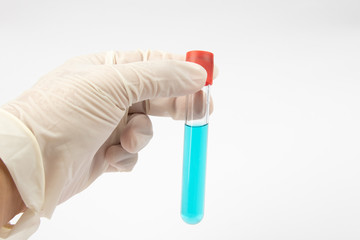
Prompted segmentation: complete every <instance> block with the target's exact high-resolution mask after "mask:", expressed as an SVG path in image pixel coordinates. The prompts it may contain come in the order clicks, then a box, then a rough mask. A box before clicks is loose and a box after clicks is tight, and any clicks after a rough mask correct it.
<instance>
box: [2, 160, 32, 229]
mask: <svg viewBox="0 0 360 240" xmlns="http://www.w3.org/2000/svg"><path fill="white" fill-rule="evenodd" d="M25 208H26V207H25V204H24V202H23V200H22V198H21V196H20V194H19V191H18V189H17V187H16V185H15V183H14V180H13V179H12V177H11V175H10V173H9V171H8V169H7V167H6V166H5V164H4V163H3V161H2V160H1V159H0V227H1V226H4V225H5V224H7V223H8V222H9V221H10V220H11V219H12V218H13V217H14V216H15V215H17V214H18V213H20V212H22V211H24V210H25Z"/></svg>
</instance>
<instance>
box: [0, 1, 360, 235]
mask: <svg viewBox="0 0 360 240" xmlns="http://www.w3.org/2000/svg"><path fill="white" fill-rule="evenodd" d="M133 49H159V50H164V51H169V52H175V53H185V52H186V51H188V50H192V49H203V50H209V51H212V52H214V54H215V57H216V64H217V66H218V67H219V70H220V74H219V77H218V78H217V79H216V81H215V83H214V85H213V89H212V93H213V98H214V100H215V111H214V114H213V115H212V116H211V120H210V130H209V131H210V132H209V150H208V168H207V170H208V171H207V189H206V190H207V192H206V210H205V218H204V220H203V221H202V222H201V223H200V224H199V225H196V226H189V225H186V224H185V223H183V222H182V221H181V218H180V214H179V211H180V193H181V170H182V141H183V122H176V121H173V120H170V119H162V118H152V119H153V124H154V133H155V136H154V138H153V140H152V142H151V143H150V144H149V146H148V147H147V148H146V149H144V150H142V151H141V152H140V159H139V162H138V164H137V166H136V167H135V169H134V170H133V172H132V173H120V174H107V175H104V176H102V177H101V178H99V179H98V180H97V181H96V182H95V183H94V184H93V185H92V186H91V187H90V188H89V189H87V190H86V191H84V192H82V193H81V194H79V195H77V196H75V197H74V198H73V199H71V200H70V201H68V202H66V203H64V204H63V205H61V206H59V207H58V208H57V210H56V212H55V213H54V215H53V218H52V220H51V221H48V220H44V221H43V222H42V225H41V227H40V229H39V230H38V232H37V233H36V234H35V235H34V236H33V237H32V238H31V239H32V240H35V239H36V240H45V239H46V240H48V239H52V240H58V239H59V240H60V239H61V240H63V239H157V240H159V239H187V240H190V239H197V240H198V239H207V240H208V239H266V240H268V239H277V240H279V239H284V240H285V239H286V240H288V239H317V240H318V239H342V240H343V239H359V238H360V106H359V103H360V3H359V1H356V0H354V1H346V0H341V1H340V0H339V1H315V0H311V1H308V0H306V1H266V0H263V1H235V0H233V1H229V0H222V1H216V0H214V1H213V0H211V1H209V0H207V1H195V0H188V1H187V0H186V1H185V0H183V1H165V0H164V1H159V0H152V1H145V0H142V1H134V0H131V1H130V0H128V1H120V0H117V1H109V0H103V1H71V0H67V1H58V2H57V3H56V2H55V1H25V0H24V1H2V2H1V6H0V81H1V84H0V86H1V87H0V104H2V103H5V102H6V101H9V100H11V99H12V98H14V97H16V96H17V95H19V94H20V93H21V92H22V91H23V90H25V89H27V88H29V87H30V86H31V85H32V84H34V83H35V82H36V80H37V79H38V78H39V77H40V76H41V75H43V74H45V73H47V72H48V71H50V70H51V69H53V68H55V67H56V66H58V65H59V64H61V63H62V62H64V61H65V60H67V59H68V58H71V57H73V56H77V55H81V54H88V53H93V52H99V51H105V50H133Z"/></svg>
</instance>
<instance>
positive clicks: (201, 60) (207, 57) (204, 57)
mask: <svg viewBox="0 0 360 240" xmlns="http://www.w3.org/2000/svg"><path fill="white" fill-rule="evenodd" d="M186 61H188V62H193V63H197V64H200V65H201V66H202V67H203V68H205V70H206V72H207V78H206V83H205V86H207V85H209V84H210V85H212V83H213V72H214V54H213V53H211V52H206V51H198V50H196V51H190V52H187V53H186Z"/></svg>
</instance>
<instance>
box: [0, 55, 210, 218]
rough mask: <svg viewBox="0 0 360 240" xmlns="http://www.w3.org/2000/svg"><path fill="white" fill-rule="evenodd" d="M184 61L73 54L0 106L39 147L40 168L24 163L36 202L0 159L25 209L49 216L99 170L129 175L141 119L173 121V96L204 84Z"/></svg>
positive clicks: (176, 113)
mask: <svg viewBox="0 0 360 240" xmlns="http://www.w3.org/2000/svg"><path fill="white" fill-rule="evenodd" d="M184 59H185V56H177V55H173V54H168V53H163V52H157V51H146V52H142V51H132V52H108V53H100V54H94V55H89V56H83V57H76V58H74V59H71V60H69V61H67V62H66V63H65V64H64V65H62V66H60V67H59V68H57V69H55V70H54V71H52V72H50V73H49V74H47V75H46V76H44V77H42V78H41V79H40V80H39V81H38V83H36V84H35V85H34V86H33V87H32V88H31V89H29V90H27V91H26V92H24V93H23V94H22V95H21V96H20V97H18V98H17V99H16V100H14V101H12V102H10V103H8V104H6V105H4V106H2V109H3V110H5V111H6V112H8V113H10V114H12V115H13V116H16V118H18V119H20V121H21V122H22V123H23V124H24V125H25V126H26V127H27V128H28V129H29V130H30V131H31V133H32V134H33V135H34V136H35V138H34V140H35V141H36V143H34V144H35V145H36V144H38V146H39V149H40V156H38V159H37V160H36V161H37V165H39V166H40V168H39V167H38V166H37V167H33V166H32V165H31V163H29V166H31V167H29V169H28V170H29V171H34V172H33V174H37V176H38V182H39V183H38V184H39V188H38V189H40V190H39V191H41V188H44V192H43V193H39V194H40V195H41V194H43V197H41V196H40V197H39V196H31V194H32V193H29V191H28V190H26V189H28V188H29V183H28V182H21V177H17V176H20V174H19V173H18V172H17V170H16V168H15V167H14V166H11V161H10V160H7V159H6V157H2V158H3V160H4V162H5V164H6V165H7V166H8V168H9V171H10V173H11V175H12V176H13V177H14V181H15V183H16V185H17V187H18V189H19V192H20V194H21V196H22V198H23V200H24V203H25V204H26V206H27V207H28V208H31V206H39V205H41V214H40V215H41V216H46V217H50V216H51V214H52V212H53V210H54V208H55V207H56V205H58V204H59V203H61V202H63V201H65V200H67V199H68V198H70V197H71V196H73V195H74V194H76V193H78V192H80V191H82V190H83V189H85V188H86V187H87V186H89V184H91V183H92V182H93V181H94V180H95V179H96V178H97V177H98V176H100V175H101V174H102V173H103V172H105V171H129V170H131V169H132V168H133V167H134V165H135V163H136V161H137V152H138V151H139V150H140V149H142V148H143V147H144V146H145V145H146V144H147V143H148V142H149V140H150V139H151V137H152V126H151V122H150V120H149V118H148V116H147V115H146V114H151V115H162V116H170V117H173V118H174V119H181V118H183V116H182V114H183V113H184V110H183V107H184V105H183V104H181V103H183V99H184V97H179V96H184V95H187V94H192V93H194V92H196V91H198V90H200V89H201V88H202V87H203V86H204V83H205V79H206V71H205V70H204V69H203V68H202V67H201V66H200V65H197V64H194V63H190V62H185V61H184ZM143 113H144V114H143ZM35 152H36V151H35ZM25 164H26V163H25ZM23 167H24V166H23ZM25 167H26V166H25ZM36 168H37V169H36ZM41 168H42V171H43V173H41V172H40V171H39V169H41ZM36 171H37V172H36ZM42 177H43V178H44V179H43V180H42ZM41 184H43V186H40V185H41ZM34 189H36V187H35V188H34ZM34 192H35V193H33V194H37V193H36V191H34ZM29 195H30V196H29ZM42 198H43V199H42ZM34 199H38V200H37V201H39V202H37V203H34ZM41 201H43V202H42V203H41Z"/></svg>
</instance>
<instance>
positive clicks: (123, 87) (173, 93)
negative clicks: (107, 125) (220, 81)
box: [94, 60, 207, 107]
mask: <svg viewBox="0 0 360 240" xmlns="http://www.w3.org/2000/svg"><path fill="white" fill-rule="evenodd" d="M99 70H101V72H100V73H99V74H102V77H101V78H100V77H97V78H95V79H94V81H95V84H96V85H97V86H100V88H101V89H102V90H103V91H105V92H107V93H108V94H109V95H110V97H111V98H113V99H114V100H115V101H117V104H119V106H121V107H129V106H131V105H132V104H133V103H136V102H140V101H143V100H146V99H153V98H159V97H177V96H183V95H187V94H192V93H195V92H196V91H198V90H200V89H201V88H202V87H203V86H204V84H205V80H206V76H207V73H206V71H205V69H204V68H203V67H201V66H200V65H198V64H196V63H191V62H182V61H175V60H164V61H151V62H136V63H129V64H121V65H103V66H102V67H101V68H100V69H99V68H96V69H94V71H99ZM109 70H112V72H110V71H109Z"/></svg>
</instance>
